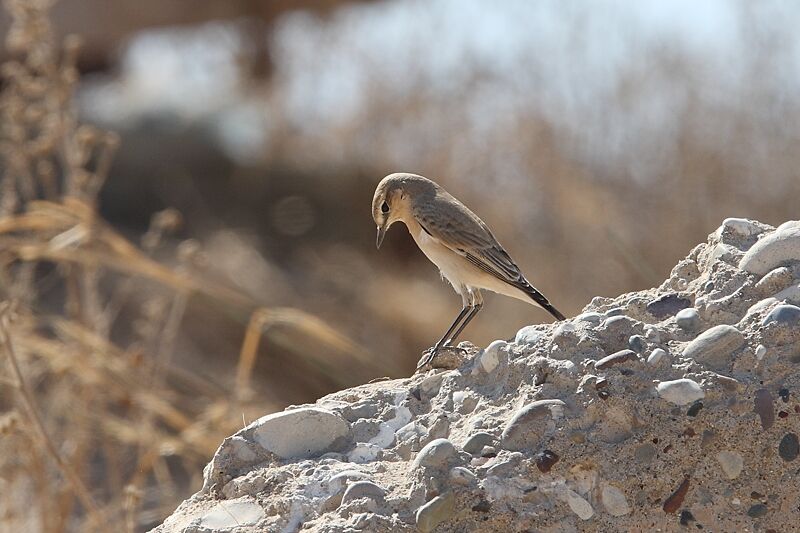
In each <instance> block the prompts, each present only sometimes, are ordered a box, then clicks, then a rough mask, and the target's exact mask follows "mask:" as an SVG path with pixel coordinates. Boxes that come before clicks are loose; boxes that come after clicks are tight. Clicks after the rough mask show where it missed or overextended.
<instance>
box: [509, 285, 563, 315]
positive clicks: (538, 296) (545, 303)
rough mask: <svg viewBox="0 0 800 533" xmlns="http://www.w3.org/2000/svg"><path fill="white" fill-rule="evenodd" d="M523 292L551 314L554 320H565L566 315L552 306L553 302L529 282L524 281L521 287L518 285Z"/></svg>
mask: <svg viewBox="0 0 800 533" xmlns="http://www.w3.org/2000/svg"><path fill="white" fill-rule="evenodd" d="M520 288H521V289H522V290H523V291H525V294H527V295H528V296H530V297H531V300H533V301H534V302H536V303H537V304H539V305H540V306H542V308H543V309H544V310H545V311H547V312H548V313H550V314H551V315H553V316H554V317H555V318H556V320H566V318H567V317H565V316H564V315H562V314H561V311H559V310H558V309H556V308H555V307H553V304H551V303H550V301H549V300H548V299H547V298H545V296H544V294H542V293H541V292H539V291H538V290H536V287H534V286H533V285H531V284H530V283H526V284H525V285H524V286H523V287H520Z"/></svg>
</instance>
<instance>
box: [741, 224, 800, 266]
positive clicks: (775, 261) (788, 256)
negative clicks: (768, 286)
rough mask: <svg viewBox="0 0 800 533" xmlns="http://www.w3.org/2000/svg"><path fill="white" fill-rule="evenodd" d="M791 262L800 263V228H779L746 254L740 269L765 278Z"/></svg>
mask: <svg viewBox="0 0 800 533" xmlns="http://www.w3.org/2000/svg"><path fill="white" fill-rule="evenodd" d="M789 261H800V226H791V225H790V226H787V227H783V229H781V228H778V229H776V230H775V231H773V232H772V233H770V234H768V235H766V236H765V237H763V238H761V239H760V240H759V241H758V242H756V243H755V244H754V245H753V246H752V247H751V248H750V249H749V250H748V251H747V253H745V254H744V257H742V260H741V261H740V262H739V268H741V269H742V270H744V271H746V272H750V273H751V274H756V275H761V276H763V275H764V274H766V273H768V272H769V271H770V270H772V269H774V268H777V267H779V266H783V265H784V264H785V263H788V262H789Z"/></svg>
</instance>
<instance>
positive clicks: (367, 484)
mask: <svg viewBox="0 0 800 533" xmlns="http://www.w3.org/2000/svg"><path fill="white" fill-rule="evenodd" d="M385 495H386V489H384V488H383V487H381V486H380V485H376V484H375V483H373V482H372V481H356V482H355V483H351V484H350V485H349V486H348V487H347V490H346V491H344V496H342V503H341V505H347V504H348V503H350V502H352V501H354V500H358V499H361V498H367V499H369V500H373V501H375V502H379V503H380V502H381V501H382V500H383V498H384V496H385Z"/></svg>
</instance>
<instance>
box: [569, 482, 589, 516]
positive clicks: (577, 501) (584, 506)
mask: <svg viewBox="0 0 800 533" xmlns="http://www.w3.org/2000/svg"><path fill="white" fill-rule="evenodd" d="M564 499H565V500H566V502H567V505H569V508H570V509H572V512H573V513H575V514H576V515H578V518H580V519H581V520H589V519H590V518H591V517H592V516H594V509H592V504H590V503H589V502H588V501H586V499H584V498H583V497H582V496H581V495H580V494H578V493H577V492H575V491H574V490H571V489H567V490H566V491H565V494H564Z"/></svg>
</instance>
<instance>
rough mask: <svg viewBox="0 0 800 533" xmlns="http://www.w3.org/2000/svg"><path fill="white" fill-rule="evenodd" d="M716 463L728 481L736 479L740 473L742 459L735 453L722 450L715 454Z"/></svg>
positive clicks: (742, 465) (742, 463)
mask: <svg viewBox="0 0 800 533" xmlns="http://www.w3.org/2000/svg"><path fill="white" fill-rule="evenodd" d="M717 461H718V462H719V464H720V466H721V467H722V472H723V473H724V474H725V477H727V478H728V479H736V478H737V477H739V474H741V473H742V468H743V467H744V459H742V456H741V455H739V454H738V453H736V452H732V451H730V450H723V451H721V452H719V453H718V454H717Z"/></svg>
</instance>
